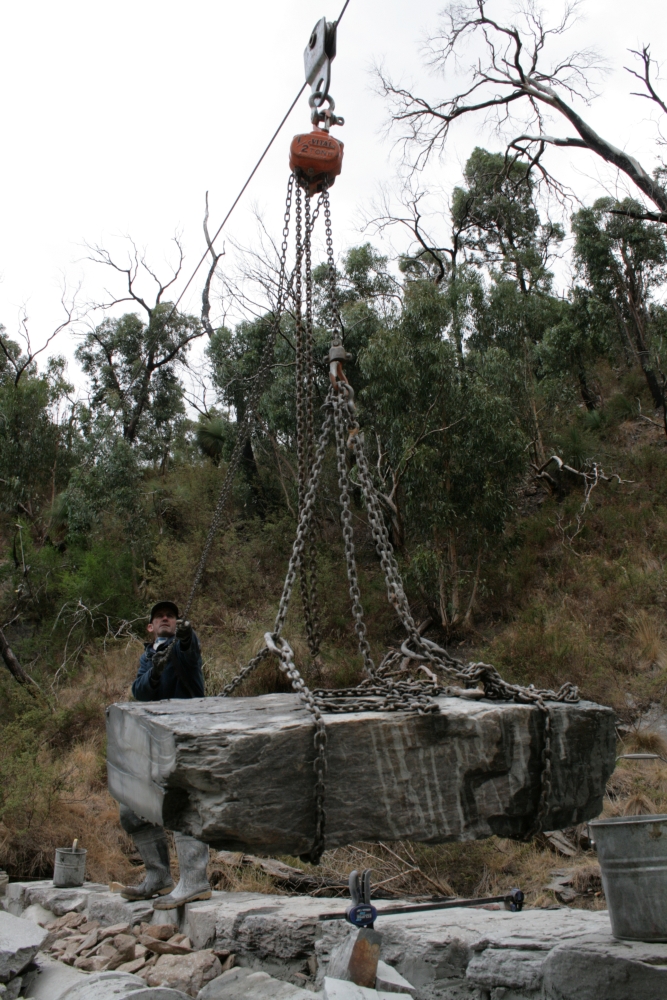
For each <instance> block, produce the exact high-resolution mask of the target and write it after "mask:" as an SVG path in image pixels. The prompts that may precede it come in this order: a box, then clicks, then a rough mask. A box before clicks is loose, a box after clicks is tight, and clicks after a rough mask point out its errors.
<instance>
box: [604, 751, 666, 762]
mask: <svg viewBox="0 0 667 1000" xmlns="http://www.w3.org/2000/svg"><path fill="white" fill-rule="evenodd" d="M616 760H661V761H662V762H663V764H667V757H661V755H660V754H659V753H622V754H620V756H619V757H617V758H616Z"/></svg>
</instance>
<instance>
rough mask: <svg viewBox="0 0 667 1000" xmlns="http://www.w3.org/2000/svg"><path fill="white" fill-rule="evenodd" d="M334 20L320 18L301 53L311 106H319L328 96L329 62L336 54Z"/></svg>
mask: <svg viewBox="0 0 667 1000" xmlns="http://www.w3.org/2000/svg"><path fill="white" fill-rule="evenodd" d="M336 28H337V22H336V21H333V22H331V21H327V19H326V17H322V18H320V20H319V21H318V22H317V24H316V25H315V27H314V28H313V31H312V34H311V36H310V39H309V40H308V44H307V45H306V48H305V51H304V53H303V65H304V68H305V70H306V83H308V84H310V86H311V88H312V94H311V97H310V104H311V107H314V108H320V107H321V106H322V105H323V104H324V101H325V100H326V99H327V97H328V96H329V87H330V86H331V63H332V61H333V60H334V58H335V56H336Z"/></svg>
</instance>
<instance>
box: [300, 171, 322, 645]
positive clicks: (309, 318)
mask: <svg viewBox="0 0 667 1000" xmlns="http://www.w3.org/2000/svg"><path fill="white" fill-rule="evenodd" d="M321 204H322V199H321V196H320V198H319V199H318V202H317V206H316V208H315V212H314V213H313V217H312V219H311V217H310V192H309V191H306V201H305V207H306V213H305V214H306V232H305V243H304V261H305V268H306V329H305V370H306V454H307V458H306V464H307V468H308V469H309V470H310V469H312V467H313V461H314V459H315V416H314V397H315V380H316V378H317V372H316V369H315V338H314V335H313V267H312V244H311V235H312V232H313V226H314V225H315V220H316V218H317V216H318V214H319V210H320V205H321ZM308 556H309V561H308V577H309V581H310V587H309V590H308V603H309V606H310V617H311V632H312V638H311V636H309V645H310V652H311V656H312V657H313V659H314V658H315V657H316V656H318V655H319V652H320V645H321V642H322V639H321V633H320V609H319V603H318V596H317V548H316V546H315V531H314V525H313V527H311V531H310V538H309V545H308Z"/></svg>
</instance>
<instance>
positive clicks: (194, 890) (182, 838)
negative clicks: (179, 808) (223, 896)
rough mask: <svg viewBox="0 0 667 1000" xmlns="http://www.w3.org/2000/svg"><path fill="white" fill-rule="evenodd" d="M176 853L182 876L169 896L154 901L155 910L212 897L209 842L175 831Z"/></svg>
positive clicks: (173, 907)
mask: <svg viewBox="0 0 667 1000" xmlns="http://www.w3.org/2000/svg"><path fill="white" fill-rule="evenodd" d="M174 842H175V844H176V853H177V854H178V865H179V868H180V872H181V877H180V880H179V883H178V885H177V886H176V888H175V889H174V891H173V892H170V893H169V895H168V896H162V897H161V898H160V899H156V900H155V902H154V903H153V908H154V909H155V910H173V909H175V908H176V907H177V906H183V905H184V904H185V903H193V902H194V901H195V900H196V899H210V898H211V884H210V882H209V880H208V878H207V877H206V867H207V865H208V844H203V843H202V842H201V840H195V838H194V837H187V836H186V835H185V834H184V833H174Z"/></svg>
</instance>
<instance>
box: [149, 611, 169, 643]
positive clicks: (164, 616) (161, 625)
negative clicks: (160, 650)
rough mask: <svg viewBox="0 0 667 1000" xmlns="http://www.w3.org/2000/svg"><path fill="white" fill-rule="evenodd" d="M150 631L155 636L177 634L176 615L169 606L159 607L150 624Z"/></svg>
mask: <svg viewBox="0 0 667 1000" xmlns="http://www.w3.org/2000/svg"><path fill="white" fill-rule="evenodd" d="M148 631H149V632H150V633H151V635H152V636H153V637H155V638H159V637H164V636H168V635H176V615H175V614H174V612H173V611H170V610H169V608H158V610H157V611H156V612H155V615H154V617H153V620H152V621H151V622H150V624H149V625H148Z"/></svg>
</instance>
